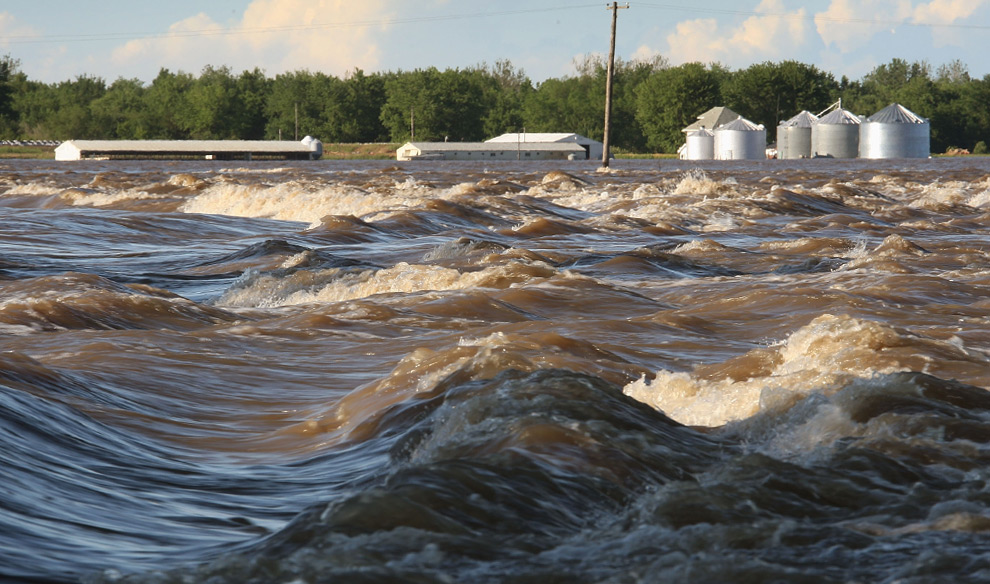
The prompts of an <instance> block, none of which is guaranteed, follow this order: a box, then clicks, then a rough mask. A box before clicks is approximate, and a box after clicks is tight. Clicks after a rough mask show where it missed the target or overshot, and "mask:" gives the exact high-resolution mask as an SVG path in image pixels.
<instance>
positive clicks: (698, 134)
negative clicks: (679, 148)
mask: <svg viewBox="0 0 990 584" xmlns="http://www.w3.org/2000/svg"><path fill="white" fill-rule="evenodd" d="M714 159H715V134H714V133H713V132H712V131H711V130H706V129H705V128H701V129H700V130H695V131H693V132H688V135H687V160H714Z"/></svg>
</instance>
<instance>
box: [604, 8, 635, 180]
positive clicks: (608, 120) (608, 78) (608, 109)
mask: <svg viewBox="0 0 990 584" xmlns="http://www.w3.org/2000/svg"><path fill="white" fill-rule="evenodd" d="M606 8H607V9H608V10H611V11H612V36H611V39H610V40H609V47H608V68H607V69H606V73H605V136H604V139H603V141H602V144H603V146H602V168H608V163H609V158H611V156H612V152H611V146H609V138H610V136H609V134H611V133H612V75H613V74H614V70H615V23H616V21H617V20H618V19H619V8H629V4H626V5H625V6H619V3H618V2H612V4H611V5H610V6H607V7H606Z"/></svg>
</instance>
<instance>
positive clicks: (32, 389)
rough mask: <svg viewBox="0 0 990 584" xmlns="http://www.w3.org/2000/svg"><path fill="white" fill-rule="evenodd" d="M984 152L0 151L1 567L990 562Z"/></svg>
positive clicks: (879, 578)
mask: <svg viewBox="0 0 990 584" xmlns="http://www.w3.org/2000/svg"><path fill="white" fill-rule="evenodd" d="M988 235H990V161H988V160H987V159H984V158H960V159H938V160H928V161H910V164H909V163H907V162H899V161H891V162H878V161H860V160H855V161H835V160H807V161H790V162H783V161H759V162H747V163H711V164H709V165H707V166H704V165H698V164H694V163H692V164H686V163H679V162H676V161H661V162H656V161H616V163H615V164H614V166H613V168H612V170H611V171H610V172H608V173H600V172H597V171H596V168H595V167H594V166H593V165H585V164H584V163H577V162H564V163H557V164H551V163H503V164H492V165H489V166H481V165H471V164H451V163H429V164H427V163H417V164H412V165H404V166H395V165H394V163H386V162H357V163H355V162H334V161H319V162H300V163H292V164H288V165H276V164H270V163H256V164H249V165H245V166H241V167H237V166H224V165H223V164H221V163H215V162H181V163H173V162H83V163H78V164H76V163H72V164H66V163H58V164H56V163H54V162H46V161H8V162H3V163H2V166H0V252H2V253H0V332H2V333H3V336H2V339H0V343H2V347H0V468H2V477H3V479H2V480H3V486H4V488H3V490H2V492H0V581H12V582H21V581H39V582H78V581H86V582H129V583H130V582H135V583H136V582H155V583H159V582H211V583H228V582H229V583H243V582H259V583H260V582H285V583H288V582H300V583H302V582H305V583H307V584H316V583H321V582H482V583H484V582H493V583H494V582H506V581H514V582H533V581H547V582H558V581H559V582H614V583H627V582H628V583H633V582H643V581H673V582H770V581H787V582H816V583H818V582H919V583H920V582H934V581H953V582H980V581H986V580H988V579H990V543H988V540H987V537H986V533H987V532H990V503H988V501H990V499H988V497H987V492H988V491H990V473H988V471H987V469H988V468H990V446H988V445H990V393H988V391H987V390H988V389H990V301H988V300H987V298H988V297H990V237H988Z"/></svg>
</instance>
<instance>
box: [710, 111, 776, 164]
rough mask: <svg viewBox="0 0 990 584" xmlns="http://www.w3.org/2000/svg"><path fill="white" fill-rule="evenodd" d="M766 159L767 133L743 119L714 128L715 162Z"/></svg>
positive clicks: (760, 127) (759, 126)
mask: <svg viewBox="0 0 990 584" xmlns="http://www.w3.org/2000/svg"><path fill="white" fill-rule="evenodd" d="M766 157H767V131H766V129H765V128H764V127H763V126H761V125H757V124H754V123H753V122H751V121H749V120H747V119H745V118H742V117H740V118H737V119H736V120H735V121H734V122H729V123H728V124H723V125H721V126H719V127H717V128H715V159H716V160H759V159H761V158H766Z"/></svg>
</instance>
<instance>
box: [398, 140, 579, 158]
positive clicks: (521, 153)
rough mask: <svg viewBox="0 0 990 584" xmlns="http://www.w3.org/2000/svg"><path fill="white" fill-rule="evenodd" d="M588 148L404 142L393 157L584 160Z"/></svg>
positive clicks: (554, 144) (560, 144)
mask: <svg viewBox="0 0 990 584" xmlns="http://www.w3.org/2000/svg"><path fill="white" fill-rule="evenodd" d="M587 156H588V154H587V150H585V149H584V147H582V146H581V145H579V144H576V143H573V142H525V143H522V142H520V143H516V142H511V143H510V142H406V143H405V144H403V145H402V146H401V147H400V148H399V149H398V150H396V151H395V159H396V160H402V161H407V160H475V161H491V160H584V159H585V158H587Z"/></svg>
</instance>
